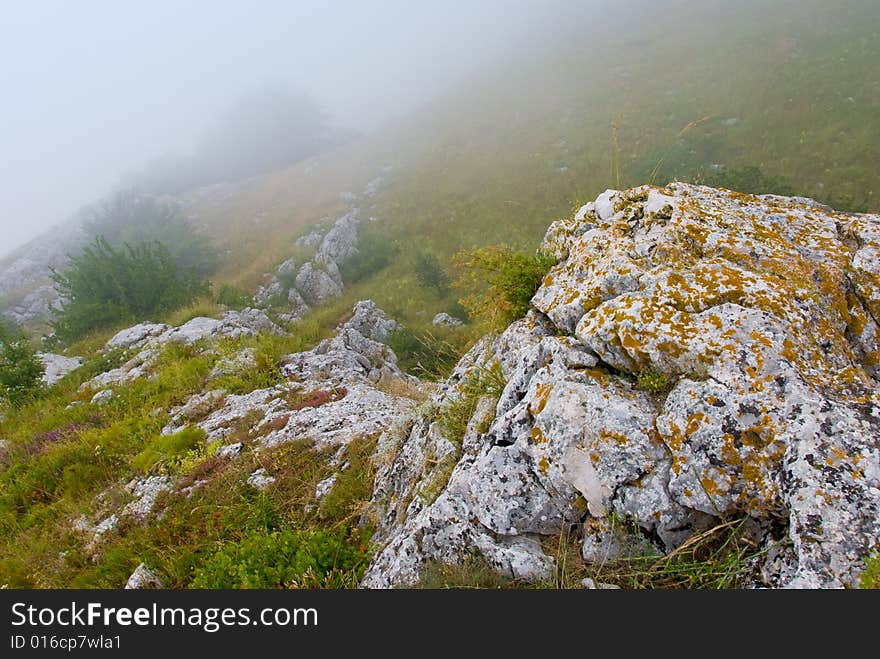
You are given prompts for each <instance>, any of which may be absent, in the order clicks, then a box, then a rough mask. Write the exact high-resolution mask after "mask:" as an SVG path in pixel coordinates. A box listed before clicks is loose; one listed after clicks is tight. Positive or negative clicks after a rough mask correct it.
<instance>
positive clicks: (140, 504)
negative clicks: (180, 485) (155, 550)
mask: <svg viewBox="0 0 880 659" xmlns="http://www.w3.org/2000/svg"><path fill="white" fill-rule="evenodd" d="M171 487H172V484H171V479H170V478H169V477H168V476H150V477H149V478H142V479H137V478H136V479H134V480H132V481H131V482H129V483H128V484H127V485H126V486H125V489H126V490H128V491H129V492H130V493H131V495H132V496H133V497H134V499H133V500H132V501H131V502H130V503H128V504H127V505H126V506H125V507H124V508H123V509H122V515H123V516H127V517H131V518H132V519H134V520H135V521H137V522H140V521H143V520H144V519H145V518H146V517H147V516H148V515H149V514H150V513H151V512H152V511H153V507H154V506H155V505H156V499H157V498H158V497H159V495H160V494H161V493H162V492H167V491H169V490H171Z"/></svg>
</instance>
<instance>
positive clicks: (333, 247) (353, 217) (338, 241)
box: [297, 208, 360, 288]
mask: <svg viewBox="0 0 880 659" xmlns="http://www.w3.org/2000/svg"><path fill="white" fill-rule="evenodd" d="M359 225H360V218H359V215H358V209H356V208H355V209H352V210H351V211H349V212H348V213H346V214H345V215H343V216H342V217H340V218H339V219H338V220H336V222H334V223H333V226H332V227H331V228H330V230H329V231H328V232H327V234H326V235H325V236H324V239H323V240H322V241H321V246H320V247H318V253H317V254H315V261H316V262H318V263H324V264H330V263H333V264H335V265H337V266H341V265H342V264H343V263H345V261H346V260H348V259H349V258H351V257H352V256H354V255H355V254H356V253H357V240H358V235H357V231H358V226H359ZM297 288H298V287H297Z"/></svg>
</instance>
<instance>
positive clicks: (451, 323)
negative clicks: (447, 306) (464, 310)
mask: <svg viewBox="0 0 880 659" xmlns="http://www.w3.org/2000/svg"><path fill="white" fill-rule="evenodd" d="M431 324H432V325H435V326H440V327H461V326H462V325H464V321H462V320H461V319H460V318H456V317H455V316H450V315H449V314H448V313H446V312H445V311H441V312H440V313H438V314H437V315H436V316H434V318H433V320H432V321H431Z"/></svg>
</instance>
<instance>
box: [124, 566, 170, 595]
mask: <svg viewBox="0 0 880 659" xmlns="http://www.w3.org/2000/svg"><path fill="white" fill-rule="evenodd" d="M154 588H162V580H161V579H160V578H159V576H158V575H157V574H156V573H155V572H153V571H152V570H151V569H150V568H148V567H147V565H146V563H141V564H140V565H138V566H137V567H136V568H135V569H134V572H132V573H131V576H130V577H129V578H128V581H126V582H125V590H145V589H154Z"/></svg>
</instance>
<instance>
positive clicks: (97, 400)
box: [89, 389, 115, 405]
mask: <svg viewBox="0 0 880 659" xmlns="http://www.w3.org/2000/svg"><path fill="white" fill-rule="evenodd" d="M114 395H115V394H114V393H113V390H112V389H102V390H101V391H99V392H98V393H96V394H95V395H94V396H92V400H91V401H89V402H91V404H92V405H104V404H106V403H108V402H110V401H111V400H112V399H113V396H114Z"/></svg>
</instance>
